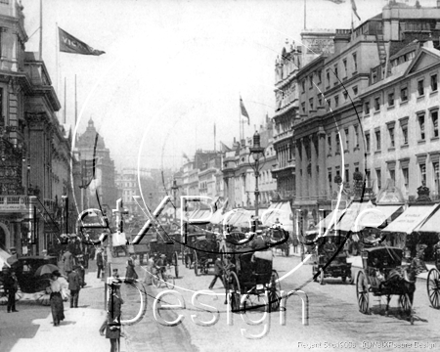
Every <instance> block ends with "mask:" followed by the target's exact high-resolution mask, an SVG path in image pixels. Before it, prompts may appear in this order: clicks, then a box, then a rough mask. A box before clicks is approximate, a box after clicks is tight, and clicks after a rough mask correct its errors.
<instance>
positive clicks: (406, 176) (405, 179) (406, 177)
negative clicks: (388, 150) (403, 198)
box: [402, 167, 409, 187]
mask: <svg viewBox="0 0 440 352" xmlns="http://www.w3.org/2000/svg"><path fill="white" fill-rule="evenodd" d="M402 176H403V185H404V186H405V187H408V184H409V170H408V168H407V167H404V168H402Z"/></svg>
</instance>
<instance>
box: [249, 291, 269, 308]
mask: <svg viewBox="0 0 440 352" xmlns="http://www.w3.org/2000/svg"><path fill="white" fill-rule="evenodd" d="M266 304H268V302H264V300H263V299H261V298H260V296H259V295H258V294H256V293H247V294H246V299H245V300H244V302H243V310H244V311H245V312H251V313H252V312H261V311H262V310H263V309H262V308H264V306H265V305H266Z"/></svg>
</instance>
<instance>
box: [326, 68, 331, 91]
mask: <svg viewBox="0 0 440 352" xmlns="http://www.w3.org/2000/svg"><path fill="white" fill-rule="evenodd" d="M326 77H327V87H330V85H331V81H330V70H327V71H326Z"/></svg>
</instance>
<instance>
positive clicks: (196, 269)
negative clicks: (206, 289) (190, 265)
mask: <svg viewBox="0 0 440 352" xmlns="http://www.w3.org/2000/svg"><path fill="white" fill-rule="evenodd" d="M194 274H196V276H199V275H200V272H199V261H198V260H197V252H194Z"/></svg>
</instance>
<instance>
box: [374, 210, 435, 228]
mask: <svg viewBox="0 0 440 352" xmlns="http://www.w3.org/2000/svg"><path fill="white" fill-rule="evenodd" d="M437 208H438V204H435V205H413V206H411V207H409V208H408V209H406V210H405V211H404V212H403V213H402V214H401V215H400V216H398V217H397V218H396V219H395V220H394V221H393V222H392V223H391V224H389V225H388V226H387V227H385V228H384V229H383V230H382V231H384V232H404V233H407V234H410V233H412V232H413V231H414V230H415V229H416V228H417V226H419V225H420V224H422V223H423V221H424V220H425V219H426V218H427V217H428V216H429V215H430V214H432V213H433V212H434V211H435V210H436V209H437Z"/></svg>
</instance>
